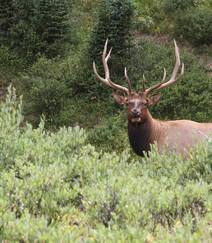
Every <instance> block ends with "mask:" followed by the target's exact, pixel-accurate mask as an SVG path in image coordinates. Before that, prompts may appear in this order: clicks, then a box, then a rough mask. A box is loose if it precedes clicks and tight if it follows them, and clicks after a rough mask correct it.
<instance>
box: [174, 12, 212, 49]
mask: <svg viewBox="0 0 212 243" xmlns="http://www.w3.org/2000/svg"><path fill="white" fill-rule="evenodd" d="M175 35H176V36H181V37H182V38H184V39H185V40H187V41H189V42H190V43H192V44H194V45H197V46H199V45H203V44H211V43H212V10H211V9H206V8H200V9H194V10H192V11H190V12H188V13H186V14H181V15H179V17H177V18H176V26H175Z"/></svg>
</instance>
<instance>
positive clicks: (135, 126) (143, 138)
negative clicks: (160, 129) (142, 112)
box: [128, 112, 154, 156]
mask: <svg viewBox="0 0 212 243" xmlns="http://www.w3.org/2000/svg"><path fill="white" fill-rule="evenodd" d="M128 137H129V142H130V145H131V147H132V149H133V150H134V152H135V153H136V154H137V155H140V156H143V155H144V152H147V153H148V152H149V151H150V148H151V147H150V145H151V144H153V143H154V138H153V118H152V117H151V115H150V113H149V112H148V116H147V119H146V121H145V122H144V123H132V122H131V121H129V120H128Z"/></svg>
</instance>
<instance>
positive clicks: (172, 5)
mask: <svg viewBox="0 0 212 243" xmlns="http://www.w3.org/2000/svg"><path fill="white" fill-rule="evenodd" d="M201 1H202V0H186V1H183V0H165V2H164V9H165V12H166V13H167V14H168V15H172V14H175V13H176V12H178V11H182V10H183V11H186V10H188V9H189V8H192V7H196V6H198V4H199V3H200V2H201Z"/></svg>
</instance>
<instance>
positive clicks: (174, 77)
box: [145, 40, 184, 93]
mask: <svg viewBox="0 0 212 243" xmlns="http://www.w3.org/2000/svg"><path fill="white" fill-rule="evenodd" d="M174 46H175V57H176V62H175V66H174V69H173V72H172V75H171V78H170V79H169V80H168V81H167V82H165V83H164V81H165V79H166V69H164V76H163V80H162V82H161V83H158V84H156V85H154V86H153V87H151V88H149V89H147V90H145V92H146V93H149V92H151V91H153V90H154V89H157V90H160V89H162V88H165V87H168V86H169V85H172V84H174V83H176V81H177V80H178V79H179V78H180V77H181V76H182V75H183V74H184V64H183V63H182V67H181V73H180V74H179V76H178V77H177V73H178V71H179V68H180V66H181V62H180V53H179V48H178V46H177V43H176V41H175V40H174Z"/></svg>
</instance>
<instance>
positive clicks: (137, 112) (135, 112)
mask: <svg viewBox="0 0 212 243" xmlns="http://www.w3.org/2000/svg"><path fill="white" fill-rule="evenodd" d="M132 114H133V116H139V115H140V112H139V110H137V109H133V110H132Z"/></svg>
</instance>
